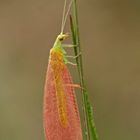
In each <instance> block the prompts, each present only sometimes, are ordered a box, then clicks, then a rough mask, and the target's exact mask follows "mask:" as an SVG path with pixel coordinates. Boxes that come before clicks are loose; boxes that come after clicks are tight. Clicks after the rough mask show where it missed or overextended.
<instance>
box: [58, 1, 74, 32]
mask: <svg viewBox="0 0 140 140" xmlns="http://www.w3.org/2000/svg"><path fill="white" fill-rule="evenodd" d="M72 2H73V0H71V1H70V3H69V6H68V10H67V12H66V4H67V0H65V2H64V8H63V17H62V25H61V33H63V31H64V27H65V24H66V20H67V17H68V14H69V11H70V9H71V5H72Z"/></svg>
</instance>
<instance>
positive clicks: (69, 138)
mask: <svg viewBox="0 0 140 140" xmlns="http://www.w3.org/2000/svg"><path fill="white" fill-rule="evenodd" d="M72 2H73V1H72V0H71V1H70V4H69V6H68V10H67V12H66V4H67V0H65V2H64V9H63V18H62V25H61V32H60V34H59V35H58V36H57V38H56V41H55V43H54V45H53V48H52V49H51V50H50V58H49V63H48V69H47V75H46V82H45V90H44V106H43V108H44V109H43V117H44V122H43V123H44V130H45V136H46V139H47V140H82V130H81V124H80V117H79V111H78V106H77V102H76V96H75V91H74V87H76V86H77V85H74V84H73V82H72V77H71V75H70V73H69V70H68V67H67V64H72V65H75V64H73V63H71V62H70V61H69V60H68V57H72V56H67V54H66V51H65V50H64V48H63V47H73V45H64V44H62V41H63V40H65V39H66V38H67V37H68V36H69V35H68V34H65V33H63V31H64V26H65V23H66V20H67V17H68V14H69V11H70V9H71V5H72Z"/></svg>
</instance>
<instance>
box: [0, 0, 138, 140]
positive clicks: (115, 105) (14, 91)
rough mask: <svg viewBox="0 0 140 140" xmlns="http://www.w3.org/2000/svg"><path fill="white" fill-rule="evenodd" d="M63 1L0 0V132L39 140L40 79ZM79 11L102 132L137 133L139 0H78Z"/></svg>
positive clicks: (1, 137)
mask: <svg viewBox="0 0 140 140" xmlns="http://www.w3.org/2000/svg"><path fill="white" fill-rule="evenodd" d="M63 2H64V1H63V0H59V1H58V0H0V140H44V133H43V126H42V101H43V88H44V80H45V73H46V69H47V64H48V57H49V50H50V48H51V47H52V45H53V42H54V40H55V37H56V35H57V34H58V33H59V32H60V26H61V18H62V8H63ZM78 11H79V23H80V35H81V44H82V55H83V63H84V76H85V80H86V84H87V87H88V91H89V93H90V97H91V101H92V104H93V106H94V114H95V122H96V126H97V131H98V134H99V138H100V139H99V140H138V139H140V1H139V0H106V1H104V0H81V1H80V0H79V1H78ZM68 24H69V23H67V25H68ZM68 31H69V28H68V27H67V28H66V32H68ZM70 70H71V73H72V75H75V73H74V71H75V68H73V67H71V66H70ZM73 77H75V76H73ZM74 81H75V83H77V82H78V80H77V78H75V79H74ZM78 96H79V95H78ZM79 99H80V97H79Z"/></svg>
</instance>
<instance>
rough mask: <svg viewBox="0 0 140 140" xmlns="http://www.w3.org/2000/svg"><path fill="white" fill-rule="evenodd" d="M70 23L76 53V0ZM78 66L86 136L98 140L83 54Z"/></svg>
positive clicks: (78, 38)
mask: <svg viewBox="0 0 140 140" xmlns="http://www.w3.org/2000/svg"><path fill="white" fill-rule="evenodd" d="M70 25H71V31H72V38H73V44H76V45H77V47H74V52H75V55H77V54H79V53H80V52H81V45H80V34H79V26H78V14H77V3H76V0H74V2H73V14H72V17H71V16H70ZM76 62H77V68H78V73H79V78H80V85H81V87H82V88H83V89H84V90H81V92H82V102H83V103H82V104H83V112H84V124H85V131H86V132H85V137H86V140H98V137H97V132H96V128H95V123H94V118H93V111H92V106H91V105H90V102H89V98H88V92H87V89H86V86H85V82H84V74H83V63H82V55H80V56H79V57H77V59H76Z"/></svg>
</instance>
